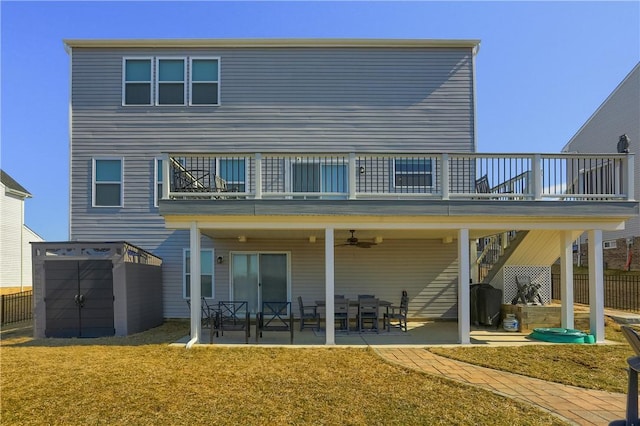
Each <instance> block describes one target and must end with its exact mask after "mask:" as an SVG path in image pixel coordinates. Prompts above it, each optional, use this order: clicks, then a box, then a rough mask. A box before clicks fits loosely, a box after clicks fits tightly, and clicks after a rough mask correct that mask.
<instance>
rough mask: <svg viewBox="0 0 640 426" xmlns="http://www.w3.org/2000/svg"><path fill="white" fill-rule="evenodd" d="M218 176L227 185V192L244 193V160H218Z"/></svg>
mask: <svg viewBox="0 0 640 426" xmlns="http://www.w3.org/2000/svg"><path fill="white" fill-rule="evenodd" d="M218 174H219V175H220V177H221V178H222V179H224V180H225V182H226V184H227V191H232V192H245V190H246V184H245V183H246V163H245V160H244V158H221V159H219V160H218Z"/></svg>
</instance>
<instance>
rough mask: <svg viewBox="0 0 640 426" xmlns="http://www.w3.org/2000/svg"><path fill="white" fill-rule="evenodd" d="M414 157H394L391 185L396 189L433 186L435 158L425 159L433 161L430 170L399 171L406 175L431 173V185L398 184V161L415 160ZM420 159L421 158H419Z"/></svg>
mask: <svg viewBox="0 0 640 426" xmlns="http://www.w3.org/2000/svg"><path fill="white" fill-rule="evenodd" d="M413 159H414V158H411V157H408V158H394V159H393V173H392V174H391V186H392V187H393V188H394V189H399V188H401V189H429V188H433V159H432V158H425V161H426V160H428V161H429V162H430V163H431V171H430V172H424V173H423V172H399V173H402V174H405V175H422V174H424V175H431V185H411V186H410V185H396V161H398V160H413ZM418 160H420V158H418Z"/></svg>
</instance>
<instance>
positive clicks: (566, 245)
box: [560, 231, 575, 328]
mask: <svg viewBox="0 0 640 426" xmlns="http://www.w3.org/2000/svg"><path fill="white" fill-rule="evenodd" d="M560 324H561V326H562V327H564V328H575V327H574V315H573V238H572V235H571V231H564V232H563V233H562V234H561V235H560Z"/></svg>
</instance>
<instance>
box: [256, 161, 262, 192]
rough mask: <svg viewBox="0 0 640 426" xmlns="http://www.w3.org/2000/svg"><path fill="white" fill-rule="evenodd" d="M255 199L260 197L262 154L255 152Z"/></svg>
mask: <svg viewBox="0 0 640 426" xmlns="http://www.w3.org/2000/svg"><path fill="white" fill-rule="evenodd" d="M255 182H256V193H255V198H256V200H260V199H262V154H260V153H259V152H258V153H256V176H255Z"/></svg>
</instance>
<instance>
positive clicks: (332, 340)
mask: <svg viewBox="0 0 640 426" xmlns="http://www.w3.org/2000/svg"><path fill="white" fill-rule="evenodd" d="M333 245H334V235H333V228H326V229H325V230H324V277H325V284H324V298H325V300H326V306H325V310H326V312H325V317H326V320H325V322H326V324H325V339H326V340H325V344H326V345H335V344H336V333H335V321H334V317H333V315H334V311H335V310H334V304H333V302H334V300H333V298H334V294H335V282H334V280H335V275H334V271H335V268H334V247H333Z"/></svg>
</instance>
